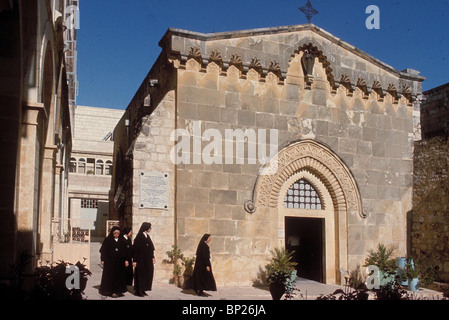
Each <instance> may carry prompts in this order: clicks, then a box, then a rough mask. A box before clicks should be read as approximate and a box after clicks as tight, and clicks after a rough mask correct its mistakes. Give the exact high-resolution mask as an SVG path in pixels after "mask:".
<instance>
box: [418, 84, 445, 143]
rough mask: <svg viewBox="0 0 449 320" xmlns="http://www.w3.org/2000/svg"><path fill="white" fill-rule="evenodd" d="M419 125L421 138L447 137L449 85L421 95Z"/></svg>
mask: <svg viewBox="0 0 449 320" xmlns="http://www.w3.org/2000/svg"><path fill="white" fill-rule="evenodd" d="M423 96H424V101H423V103H422V108H421V125H422V133H423V137H424V138H426V139H428V138H432V137H435V136H445V137H448V136H449V83H447V84H445V85H442V86H439V87H436V88H434V89H431V90H428V91H426V92H424V93H423Z"/></svg>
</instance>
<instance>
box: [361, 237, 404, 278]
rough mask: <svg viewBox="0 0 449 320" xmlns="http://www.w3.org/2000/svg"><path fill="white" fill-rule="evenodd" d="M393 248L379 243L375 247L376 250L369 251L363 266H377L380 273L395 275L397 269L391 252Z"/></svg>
mask: <svg viewBox="0 0 449 320" xmlns="http://www.w3.org/2000/svg"><path fill="white" fill-rule="evenodd" d="M394 250H395V248H394V247H388V248H387V247H386V246H385V245H384V244H382V243H379V244H378V245H377V250H376V251H374V250H369V251H368V253H369V254H368V257H367V258H366V259H365V264H364V266H365V267H367V266H371V265H374V266H377V267H378V268H379V270H380V271H383V272H387V273H395V272H396V269H397V262H396V259H394V258H393V257H392V256H393V252H394Z"/></svg>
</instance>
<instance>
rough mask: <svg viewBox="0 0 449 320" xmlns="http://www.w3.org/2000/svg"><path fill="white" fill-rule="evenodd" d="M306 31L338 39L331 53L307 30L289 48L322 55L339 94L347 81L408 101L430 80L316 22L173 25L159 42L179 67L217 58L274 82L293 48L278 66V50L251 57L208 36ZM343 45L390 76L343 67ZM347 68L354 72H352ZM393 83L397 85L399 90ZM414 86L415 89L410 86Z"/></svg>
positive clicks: (203, 66)
mask: <svg viewBox="0 0 449 320" xmlns="http://www.w3.org/2000/svg"><path fill="white" fill-rule="evenodd" d="M305 31H307V32H313V33H314V34H316V35H318V36H319V37H321V38H323V39H325V40H326V41H328V42H330V43H331V44H332V45H335V46H334V47H335V52H333V53H330V52H327V55H328V56H326V55H325V54H323V52H325V48H323V47H322V45H323V44H322V43H320V42H318V41H315V40H314V37H309V36H308V35H306V34H304V35H305V38H307V40H305V39H304V43H303V44H299V46H296V49H295V48H294V47H291V48H288V49H289V50H291V51H290V54H293V55H294V54H295V53H299V52H301V51H303V52H306V53H307V54H308V55H309V54H310V55H312V56H315V57H317V58H318V61H319V62H320V63H321V64H322V66H323V68H324V70H325V72H326V75H327V80H328V82H329V85H330V90H331V93H333V94H336V93H337V89H338V88H339V87H340V86H342V87H344V88H346V94H347V95H348V96H352V95H353V93H354V91H355V90H356V89H357V88H359V89H360V90H361V92H362V97H363V98H364V99H368V98H370V97H371V98H372V99H378V101H383V100H384V97H385V96H386V95H391V97H392V99H391V101H392V102H393V103H398V102H399V100H400V99H403V100H404V101H406V103H407V105H409V106H412V105H413V103H414V102H415V101H417V100H418V96H419V94H420V92H419V88H418V87H416V88H415V85H414V84H415V83H419V82H422V81H424V80H425V77H422V76H420V75H419V72H418V71H416V70H413V69H405V70H403V71H398V70H396V69H394V68H393V67H391V66H389V65H387V64H386V63H384V62H382V61H380V60H378V59H376V58H374V57H372V56H370V55H369V54H367V53H365V52H363V51H361V50H359V49H357V48H356V47H354V46H352V45H350V44H348V43H346V42H344V41H342V40H341V39H339V38H337V37H335V36H334V35H332V34H330V33H328V32H327V31H325V30H323V29H321V28H319V27H317V26H315V25H314V24H305V25H293V26H284V27H273V28H260V29H251V30H242V31H232V32H219V33H199V32H193V31H188V30H181V29H175V28H170V29H169V30H168V31H167V32H166V34H165V35H164V37H163V38H162V39H161V41H160V42H159V45H160V46H161V47H162V48H163V49H165V50H167V53H168V55H169V57H170V59H173V60H177V61H178V62H179V64H177V67H179V68H181V69H182V68H185V65H186V62H187V61H188V60H189V59H194V60H195V61H197V62H198V63H199V69H200V70H199V71H200V72H207V65H208V64H209V63H211V62H214V63H216V64H217V65H218V66H219V67H220V68H221V72H220V73H221V74H222V75H226V74H227V70H228V68H229V67H230V66H235V67H236V68H237V69H238V70H240V74H239V77H240V78H241V79H250V80H258V81H261V82H270V83H276V84H278V85H283V84H284V80H285V79H286V76H287V71H288V63H287V61H288V55H289V52H288V51H282V52H280V53H279V57H278V58H277V59H279V61H281V63H279V69H277V68H276V67H274V66H275V65H276V63H277V62H276V61H277V60H276V58H275V57H274V56H272V57H270V61H268V60H264V59H263V56H262V55H263V53H261V56H259V57H254V56H252V57H248V56H245V54H244V53H243V52H238V50H239V48H237V47H236V48H235V50H236V51H235V52H233V56H232V57H230V56H229V55H228V54H224V52H221V53H220V52H218V50H220V49H222V47H216V48H213V47H212V46H211V45H209V44H207V42H212V41H217V43H219V42H220V41H227V40H229V39H238V38H248V37H255V36H271V35H276V34H286V33H295V32H305ZM219 48H220V49H219ZM222 50H223V49H222ZM341 50H343V51H348V52H351V54H353V55H354V56H356V57H358V58H360V59H362V60H363V61H366V62H368V63H370V64H372V65H374V66H376V67H378V68H380V69H381V70H383V71H385V72H386V74H387V75H388V76H385V77H380V76H378V75H377V74H372V73H369V72H366V71H363V70H358V69H350V70H349V71H348V70H347V69H344V68H340V67H339V66H340V65H339V64H338V59H337V60H335V56H333V55H334V54H340V53H341V52H340V51H341ZM339 52H340V53H339ZM285 54H287V56H286V57H284V56H281V55H285ZM341 54H342V53H341ZM329 55H330V57H329ZM243 56H245V60H244V59H243V58H242V57H243ZM224 57H226V58H224ZM251 59H257V61H259V63H260V66H257V67H256V65H255V64H254V63H251ZM236 60H239V61H240V62H241V63H240V62H239V63H237V62H236ZM284 60H285V61H284ZM331 63H332V64H331ZM334 64H335V65H334ZM331 66H332V67H331ZM303 67H304V65H303ZM306 70H307V69H306ZM348 72H349V73H350V74H348ZM305 73H306V74H305V76H304V78H305V86H306V88H308V89H311V84H312V82H313V73H311V72H310V70H307V71H305ZM234 75H235V74H234ZM276 78H277V82H276ZM393 87H394V88H395V89H396V90H394V89H393ZM406 88H408V89H406ZM410 88H413V89H412V90H409V89H410ZM406 90H408V91H406ZM372 93H376V95H372Z"/></svg>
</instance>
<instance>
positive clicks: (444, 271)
mask: <svg viewBox="0 0 449 320" xmlns="http://www.w3.org/2000/svg"><path fill="white" fill-rule="evenodd" d="M424 97H425V100H424V102H423V105H422V109H421V121H422V132H423V140H421V141H417V142H416V143H415V155H414V194H413V211H412V212H411V215H410V255H411V256H413V257H414V258H415V259H417V260H418V261H419V262H420V263H421V264H423V267H424V268H428V267H430V268H434V270H435V271H436V275H437V280H438V281H444V282H447V281H448V280H449V253H448V250H447V244H448V241H449V227H448V224H449V202H448V199H449V188H448V186H449V180H448V169H449V161H448V159H449V143H448V140H447V138H448V133H449V131H448V130H447V129H448V120H449V113H448V111H447V109H448V108H447V107H448V106H449V104H448V103H449V85H448V84H446V85H443V86H439V87H437V88H434V89H431V90H428V91H426V92H425V93H424Z"/></svg>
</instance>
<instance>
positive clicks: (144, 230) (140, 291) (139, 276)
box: [133, 222, 155, 296]
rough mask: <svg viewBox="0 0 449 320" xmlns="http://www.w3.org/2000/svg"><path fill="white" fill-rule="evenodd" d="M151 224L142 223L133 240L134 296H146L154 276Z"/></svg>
mask: <svg viewBox="0 0 449 320" xmlns="http://www.w3.org/2000/svg"><path fill="white" fill-rule="evenodd" d="M150 230H151V223H149V222H144V223H142V226H141V227H140V230H139V233H138V234H137V236H136V239H134V246H133V253H134V254H133V263H134V266H135V269H134V291H135V295H136V296H145V295H147V294H146V293H145V291H151V288H152V285H153V275H154V263H155V258H154V245H153V241H151V238H150V235H149V233H150Z"/></svg>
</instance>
